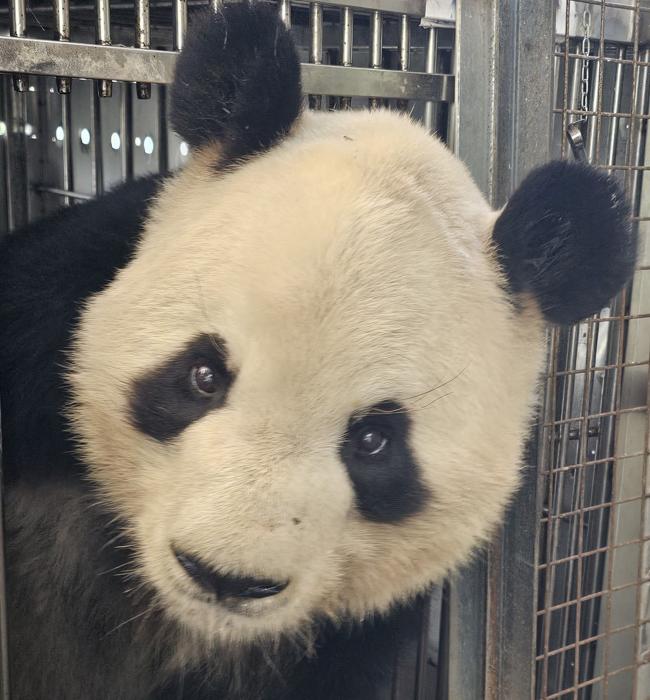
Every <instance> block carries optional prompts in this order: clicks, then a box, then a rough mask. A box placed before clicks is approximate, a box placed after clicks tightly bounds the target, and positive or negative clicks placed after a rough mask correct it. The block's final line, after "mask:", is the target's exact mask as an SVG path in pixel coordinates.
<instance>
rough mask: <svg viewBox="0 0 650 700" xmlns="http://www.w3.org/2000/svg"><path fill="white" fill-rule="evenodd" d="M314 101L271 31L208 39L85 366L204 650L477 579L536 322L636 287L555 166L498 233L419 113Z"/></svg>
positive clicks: (598, 182) (156, 559)
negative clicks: (306, 100) (169, 157)
mask: <svg viewBox="0 0 650 700" xmlns="http://www.w3.org/2000/svg"><path fill="white" fill-rule="evenodd" d="M300 93H301V91H300V82H299V64H298V61H297V58H296V53H295V50H294V48H293V45H292V43H291V40H290V37H289V35H288V33H287V31H286V30H285V29H284V27H283V26H282V24H281V23H280V21H279V20H278V19H277V17H276V14H275V12H274V11H273V10H272V9H269V8H267V7H266V6H264V5H262V4H261V3H260V4H259V5H252V6H249V5H247V4H244V3H242V4H236V5H227V6H226V7H225V9H224V10H223V11H222V12H220V13H219V14H212V15H205V16H203V17H202V18H201V20H200V22H199V23H197V24H195V28H194V32H193V33H192V35H191V38H190V40H189V41H188V45H187V49H186V50H185V52H184V54H183V55H182V56H181V57H180V60H179V63H178V68H177V75H176V81H175V84H174V88H173V99H172V103H173V104H172V117H173V121H174V124H175V126H176V128H177V130H178V131H179V132H180V134H181V136H182V137H183V138H184V139H185V140H186V141H187V142H189V144H190V145H191V146H192V149H193V154H192V157H191V160H190V162H189V164H188V165H187V167H186V168H184V169H183V170H182V171H181V172H180V173H178V174H177V175H175V176H174V177H172V178H171V179H169V180H168V181H167V182H166V184H165V185H164V187H163V189H162V191H161V192H160V194H159V196H158V197H157V200H156V201H155V203H154V204H153V206H152V208H151V211H150V214H149V217H148V221H147V224H146V227H145V230H144V233H143V237H142V240H141V242H140V245H139V247H138V249H137V251H136V254H135V256H134V258H133V260H132V261H131V262H130V263H129V264H128V266H127V267H125V268H124V269H123V270H121V271H120V272H119V273H118V274H117V276H116V278H115V279H114V281H113V282H112V284H111V285H110V286H109V287H107V288H106V289H105V290H104V291H102V292H101V293H100V294H98V295H97V296H95V297H94V298H92V299H91V300H90V302H89V303H88V304H87V306H86V308H85V309H84V312H83V314H82V316H81V321H80V324H79V328H78V331H77V334H76V339H75V343H74V348H73V351H72V353H71V358H70V362H71V370H70V374H69V381H70V384H71V388H72V393H73V397H74V403H73V406H72V408H71V421H72V424H73V427H74V430H75V432H76V434H77V437H78V439H79V443H80V449H81V450H82V451H83V454H84V458H85V461H86V463H87V464H88V467H89V475H90V477H91V479H92V480H93V482H94V483H95V484H96V486H97V488H98V489H99V491H100V492H101V494H102V495H103V497H104V498H105V500H106V502H107V503H109V504H110V506H111V508H112V509H114V510H115V511H116V512H117V514H118V515H119V516H120V517H121V518H122V520H123V521H124V522H125V523H126V525H127V528H128V531H129V533H130V535H131V538H132V540H133V543H134V547H135V550H136V565H137V568H138V571H139V574H140V576H141V577H142V579H143V580H144V581H145V583H146V584H147V585H148V586H150V587H151V589H152V590H153V591H155V593H156V596H157V601H158V603H159V605H160V607H161V609H162V610H164V611H165V613H166V614H167V615H168V616H169V617H170V618H171V619H173V620H176V621H177V622H178V623H179V624H180V625H181V627H182V628H183V629H186V630H190V631H192V632H195V633H196V635H197V636H198V637H199V638H202V639H206V640H237V641H250V640H255V639H260V638H268V637H274V636H279V635H282V634H284V633H291V632H293V631H296V630H299V629H303V628H304V626H305V625H307V624H309V622H310V620H314V619H316V618H321V617H329V618H331V619H337V618H339V617H341V616H348V617H353V618H356V619H361V618H363V617H364V616H365V615H367V614H370V613H373V612H376V611H379V612H381V611H385V610H386V609H387V608H389V607H390V606H391V604H392V603H394V602H395V601H399V600H404V599H407V598H408V597H409V596H411V595H413V594H415V593H417V592H418V591H420V590H422V589H423V588H424V587H425V586H427V585H428V584H429V583H430V582H432V581H434V580H435V579H438V578H440V577H442V576H444V575H445V574H446V573H447V572H449V571H450V570H451V569H452V568H453V567H454V566H456V565H457V564H458V563H459V562H461V561H463V559H466V558H467V557H468V556H469V554H470V553H471V551H472V549H473V548H474V547H475V545H476V544H477V543H479V542H481V541H482V540H483V539H485V538H486V537H487V536H488V535H489V533H490V531H491V530H492V529H493V527H494V526H495V524H496V523H497V522H498V520H499V518H500V516H501V514H502V512H503V509H504V506H505V505H506V503H507V501H508V499H509V497H510V496H511V494H512V493H513V490H514V489H515V488H516V485H517V481H518V468H519V460H520V455H521V451H522V444H523V440H524V439H525V436H526V432H527V429H528V427H529V423H530V420H531V412H532V411H533V408H534V403H535V394H536V382H537V378H538V373H539V371H540V368H541V365H542V362H543V357H544V352H545V349H544V342H543V338H544V327H545V325H546V323H548V322H553V323H560V322H561V323H565V322H572V321H575V320H578V319H580V318H582V317H584V316H586V315H588V314H591V313H594V312H595V311H597V310H598V309H599V308H601V306H603V305H604V304H605V303H606V302H607V300H608V299H609V298H610V297H611V296H612V295H613V294H614V293H616V292H617V291H618V289H619V288H620V287H621V285H622V284H623V283H624V282H625V280H626V279H627V277H628V276H629V274H630V272H631V270H632V267H633V264H634V256H635V245H636V240H635V237H634V234H633V232H632V230H631V228H630V226H629V224H628V219H627V210H626V206H625V204H624V203H623V200H622V198H621V195H620V194H619V192H618V190H617V189H616V187H615V186H614V185H613V184H612V183H611V182H610V181H609V180H608V179H607V178H606V177H604V176H603V175H601V174H599V173H598V172H596V171H595V170H590V169H587V168H584V167H580V166H577V165H568V164H553V165H550V166H547V167H545V168H542V169H541V170H538V171H536V172H534V173H533V174H532V175H530V176H529V178H528V179H527V180H526V181H525V182H524V183H523V185H522V186H521V188H520V189H519V190H518V192H517V193H516V194H515V195H514V197H513V198H512V200H511V201H510V203H509V204H508V205H507V206H506V207H505V209H503V210H502V211H500V212H493V211H492V210H491V209H490V208H489V207H488V205H487V204H486V202H485V200H484V199H483V197H482V196H481V194H480V192H479V191H478V189H477V188H476V186H475V185H474V184H473V182H472V180H471V178H470V177H469V175H468V173H467V172H466V170H465V169H464V167H463V166H462V165H461V164H460V163H459V162H458V161H457V160H456V159H455V158H454V156H453V155H452V154H451V153H449V152H448V151H447V150H446V148H445V147H444V146H443V145H442V144H441V143H439V142H438V141H437V140H436V139H434V138H432V137H431V136H430V135H429V134H427V133H426V132H425V131H424V130H423V129H422V128H421V127H420V126H418V125H417V124H415V123H413V122H412V121H411V120H410V119H409V118H407V117H406V116H403V115H400V114H397V113H392V112H388V111H374V112H351V111H347V112H337V113H327V114H310V113H307V112H305V113H301V109H300V107H301V94H300Z"/></svg>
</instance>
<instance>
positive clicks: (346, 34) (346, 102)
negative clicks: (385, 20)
mask: <svg viewBox="0 0 650 700" xmlns="http://www.w3.org/2000/svg"><path fill="white" fill-rule="evenodd" d="M353 48H354V12H353V11H352V8H350V7H344V8H343V9H342V10H341V65H342V66H344V67H350V66H351V65H352V51H353ZM351 107H352V99H351V98H350V97H348V96H344V97H341V108H342V109H350V108H351Z"/></svg>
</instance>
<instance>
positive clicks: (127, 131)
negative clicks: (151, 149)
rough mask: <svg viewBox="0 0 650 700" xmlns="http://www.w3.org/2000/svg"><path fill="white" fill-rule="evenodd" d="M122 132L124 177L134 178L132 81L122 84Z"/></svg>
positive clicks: (125, 178) (121, 151) (126, 178)
mask: <svg viewBox="0 0 650 700" xmlns="http://www.w3.org/2000/svg"><path fill="white" fill-rule="evenodd" d="M120 133H121V135H122V148H121V150H120V153H121V159H122V160H121V168H122V178H123V179H124V180H133V94H132V92H131V84H130V83H123V84H122V89H121V101H120Z"/></svg>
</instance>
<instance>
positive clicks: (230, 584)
mask: <svg viewBox="0 0 650 700" xmlns="http://www.w3.org/2000/svg"><path fill="white" fill-rule="evenodd" d="M173 551H174V556H175V557H176V560H177V561H178V563H179V564H180V565H181V566H182V567H183V569H184V570H185V573H186V574H187V575H188V576H189V577H190V578H191V579H192V580H193V581H194V582H195V583H197V584H198V585H199V586H201V588H202V589H203V590H204V591H207V592H208V593H213V594H215V595H216V596H217V599H219V600H226V599H233V598H268V597H269V596H273V595H277V594H278V593H281V592H282V591H283V590H284V589H285V588H286V587H287V585H288V584H289V582H288V581H283V582H282V581H273V580H271V579H267V578H255V577H252V576H233V575H232V574H223V573H220V572H219V571H215V570H214V569H210V568H209V567H207V566H206V565H205V564H203V563H202V562H201V561H200V560H199V559H197V558H196V557H194V556H192V555H190V554H186V553H184V552H179V551H177V550H175V549H174V550H173Z"/></svg>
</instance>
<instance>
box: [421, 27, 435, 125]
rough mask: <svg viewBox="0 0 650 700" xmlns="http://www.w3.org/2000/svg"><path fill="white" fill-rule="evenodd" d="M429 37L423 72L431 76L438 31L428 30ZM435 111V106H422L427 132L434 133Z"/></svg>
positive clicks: (431, 28) (433, 71) (432, 104)
mask: <svg viewBox="0 0 650 700" xmlns="http://www.w3.org/2000/svg"><path fill="white" fill-rule="evenodd" d="M428 32H429V36H428V37H427V53H426V65H425V68H424V70H425V71H426V72H427V73H430V74H433V73H435V72H436V64H437V63H438V30H437V29H436V28H435V27H430V28H429V29H428ZM436 117H437V110H436V109H435V104H434V103H433V102H431V101H427V102H426V103H425V105H424V126H425V127H426V128H427V129H428V130H429V131H434V130H435V128H436V126H437V125H436Z"/></svg>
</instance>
